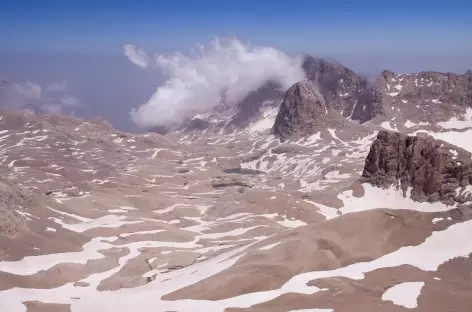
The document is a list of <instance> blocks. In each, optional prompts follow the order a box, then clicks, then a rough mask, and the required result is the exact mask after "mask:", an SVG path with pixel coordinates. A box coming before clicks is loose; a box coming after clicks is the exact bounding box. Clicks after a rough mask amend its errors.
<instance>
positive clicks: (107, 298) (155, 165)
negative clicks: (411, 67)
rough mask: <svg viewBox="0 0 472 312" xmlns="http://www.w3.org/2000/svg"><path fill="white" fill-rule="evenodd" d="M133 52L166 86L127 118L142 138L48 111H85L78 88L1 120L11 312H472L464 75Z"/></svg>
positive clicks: (58, 91)
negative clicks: (368, 72)
mask: <svg viewBox="0 0 472 312" xmlns="http://www.w3.org/2000/svg"><path fill="white" fill-rule="evenodd" d="M124 53H125V54H126V56H127V57H128V58H129V59H130V61H131V62H130V64H131V63H132V64H134V65H135V67H136V69H137V70H139V71H141V72H144V73H154V72H155V70H157V69H158V68H161V69H164V71H165V76H164V77H163V78H164V79H163V82H154V83H153V88H152V90H151V92H150V93H149V94H148V95H147V96H146V97H145V98H144V99H143V100H142V101H141V102H138V103H134V108H135V109H134V110H131V108H130V107H126V108H127V109H128V110H127V112H126V113H127V114H128V115H127V116H128V118H129V120H133V121H134V122H135V123H136V124H138V125H139V126H141V127H143V128H145V130H149V131H146V132H144V133H129V132H126V131H122V130H118V129H116V128H114V127H113V126H112V125H111V124H110V123H109V122H108V121H107V120H106V119H103V118H98V117H96V118H92V119H88V120H84V119H81V118H79V117H76V116H68V115H60V114H52V113H45V112H46V111H50V112H51V111H52V112H54V111H53V108H54V107H53V108H51V107H50V106H48V105H51V104H55V105H56V106H55V107H56V109H57V107H58V106H57V105H59V108H63V107H64V108H73V109H74V110H75V109H77V110H78V109H80V108H81V107H83V106H86V105H87V103H86V102H84V100H83V99H82V98H81V97H77V99H78V100H77V101H78V102H77V104H78V103H80V105H67V104H70V103H69V102H67V99H68V97H67V96H68V95H69V96H70V97H72V96H74V95H73V94H74V93H73V91H72V90H69V89H68V86H69V83H68V82H66V83H55V84H46V85H44V86H37V85H33V84H27V85H21V84H18V83H17V82H10V81H4V82H2V86H3V87H2V89H0V90H2V91H1V92H2V93H1V95H0V96H1V98H0V101H4V102H3V103H7V104H8V105H10V104H12V103H13V104H18V105H20V106H21V107H22V108H26V109H23V110H2V111H0V170H1V172H2V174H1V178H0V192H1V194H0V195H1V196H0V311H12V312H16V311H27V312H31V311H54V310H56V311H117V312H121V311H130V310H136V309H139V311H143V312H146V311H149V312H151V311H182V312H184V311H197V310H198V311H200V310H201V311H226V312H229V311H251V312H256V311H269V312H271V311H274V312H287V311H299V312H304V311H317V312H318V311H322V312H351V311H385V312H397V311H410V310H414V311H425V312H436V311H437V312H443V311H460V312H462V311H464V312H467V311H469V310H470V307H471V306H472V275H471V274H472V257H471V256H472V241H471V240H470V237H471V235H472V213H471V211H472V145H471V142H472V140H471V139H472V75H470V73H466V70H465V69H464V70H463V71H462V72H460V73H447V72H439V71H422V72H415V71H408V72H406V73H405V72H393V71H391V70H383V71H381V72H380V73H379V75H376V76H375V77H373V78H372V77H366V76H365V75H360V74H357V73H356V72H355V71H353V70H352V69H350V68H348V67H346V66H345V65H344V64H341V63H339V62H336V61H332V60H327V59H325V58H319V57H314V56H311V55H307V54H303V55H299V56H291V55H288V54H286V53H283V52H281V51H279V50H276V49H274V48H270V47H258V46H251V45H248V44H244V43H241V42H239V41H237V40H235V39H234V40H229V41H215V42H213V43H211V44H210V45H208V46H205V47H201V49H200V50H198V51H194V53H193V54H191V55H188V56H185V55H181V54H178V53H176V54H171V55H157V56H151V55H150V54H148V53H147V52H145V51H144V50H142V49H140V48H139V47H137V46H134V45H126V46H125V47H124ZM132 64H131V65H132ZM134 65H133V66H134ZM155 67H158V68H155ZM91 79H93V77H91ZM113 81H114V80H110V82H109V83H112V82H113ZM118 81H119V80H118ZM94 82H95V81H94ZM136 84H138V83H137V81H135V82H134V83H132V82H130V86H124V85H122V84H121V83H117V85H116V89H117V90H121V91H120V92H122V91H123V90H124V91H126V90H129V89H127V88H128V87H132V86H134V85H136ZM26 87H29V88H27V89H26ZM97 87H98V88H99V87H100V85H99V84H97ZM122 87H123V88H124V89H121V88H122ZM12 90H13V91H12ZM25 90H27V92H26V91H25ZM143 90H144V88H143ZM33 91H34V92H33ZM11 92H14V93H11ZM15 92H16V93H15ZM25 93H26V95H27V96H26V100H27V101H26V100H25V101H20V99H21V100H23V99H25ZM125 93H126V92H125ZM18 94H21V95H23V97H21V98H19V99H17V98H15V100H14V101H12V97H13V95H15V96H17V97H18V96H19V95H18ZM119 94H123V93H115V96H116V95H119ZM33 100H34V101H33ZM79 100H80V101H79ZM108 105H111V104H108ZM10 107H12V106H10ZM14 107H18V106H14ZM55 112H69V111H55ZM71 112H72V111H70V113H71ZM130 112H131V113H130ZM110 119H111V118H110ZM117 120H118V119H117Z"/></svg>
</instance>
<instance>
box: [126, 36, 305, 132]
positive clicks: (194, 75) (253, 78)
mask: <svg viewBox="0 0 472 312" xmlns="http://www.w3.org/2000/svg"><path fill="white" fill-rule="evenodd" d="M132 47H133V48H129V49H130V50H132V51H134V52H136V51H138V53H132V54H134V56H136V55H139V56H143V55H145V56H146V57H147V54H146V53H145V52H143V51H141V50H139V49H136V47H134V46H132ZM128 52H129V51H128ZM128 57H129V56H128ZM130 59H131V58H130ZM131 60H132V61H133V59H131ZM142 60H143V59H139V61H142ZM133 62H134V63H135V64H136V63H137V62H136V58H134V61H133ZM301 62H302V60H301V58H298V57H296V58H293V57H290V56H288V55H287V54H285V53H283V52H282V51H279V50H277V49H275V48H272V47H263V46H252V45H250V44H248V43H242V42H241V41H239V40H238V39H236V38H234V39H227V40H220V39H216V40H214V41H213V42H210V43H209V44H208V45H206V46H203V45H200V46H198V48H197V49H195V50H193V51H192V53H190V54H189V55H188V56H186V55H183V54H182V53H180V52H176V53H174V54H173V55H156V56H155V63H154V64H155V66H157V67H158V68H159V69H161V70H162V71H163V72H164V73H165V74H166V75H167V76H168V79H167V80H166V81H165V83H164V84H162V85H160V86H158V88H157V90H156V92H155V93H154V94H153V95H152V97H151V98H150V99H149V100H148V102H147V103H144V104H142V105H141V106H140V107H139V108H138V109H133V110H132V111H131V116H132V119H133V121H134V122H135V123H136V124H137V125H139V126H141V127H144V128H146V127H154V126H163V125H167V126H168V125H173V124H178V123H180V122H182V121H183V120H184V118H185V117H186V116H187V115H188V114H189V113H190V112H195V111H202V110H205V109H207V108H210V107H212V106H214V105H216V104H218V103H219V101H220V100H221V94H222V92H225V101H226V102H227V104H229V105H231V104H234V103H237V102H238V101H240V100H242V99H243V98H244V97H245V96H246V95H247V94H248V93H249V92H251V91H254V90H257V89H258V88H260V87H261V86H263V85H264V83H266V82H267V81H268V80H274V81H276V82H278V83H280V84H281V85H282V86H283V87H284V88H288V87H289V86H290V85H292V84H293V83H295V82H297V81H299V80H303V79H304V78H305V74H304V72H303V70H302V68H301ZM140 64H141V65H140ZM140 64H137V65H138V66H141V67H146V66H147V65H146V66H142V65H144V64H148V63H147V62H140Z"/></svg>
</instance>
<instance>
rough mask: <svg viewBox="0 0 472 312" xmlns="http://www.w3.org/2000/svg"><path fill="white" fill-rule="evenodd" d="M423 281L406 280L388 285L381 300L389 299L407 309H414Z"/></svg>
mask: <svg viewBox="0 0 472 312" xmlns="http://www.w3.org/2000/svg"><path fill="white" fill-rule="evenodd" d="M423 286H424V282H408V283H401V284H397V285H395V286H392V287H390V288H389V289H387V291H386V292H385V293H384V294H383V295H382V300H384V301H386V300H390V301H392V302H393V303H394V304H396V305H398V306H403V307H405V308H408V309H414V308H416V307H417V306H418V296H419V295H420V293H421V289H422V288H423Z"/></svg>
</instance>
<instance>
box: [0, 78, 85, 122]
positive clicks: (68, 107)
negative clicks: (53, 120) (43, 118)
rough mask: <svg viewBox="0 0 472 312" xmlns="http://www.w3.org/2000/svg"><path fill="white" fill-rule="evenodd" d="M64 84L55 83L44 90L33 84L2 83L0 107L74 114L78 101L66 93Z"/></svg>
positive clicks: (78, 104) (79, 104)
mask: <svg viewBox="0 0 472 312" xmlns="http://www.w3.org/2000/svg"><path fill="white" fill-rule="evenodd" d="M67 91H68V90H67V84H66V83H65V82H55V83H52V84H50V85H49V86H47V87H46V88H43V87H41V86H40V85H38V84H36V83H33V82H30V81H28V82H23V83H8V82H5V83H4V91H3V93H2V95H1V97H0V107H2V108H7V109H24V108H30V109H34V110H37V111H40V112H46V113H55V114H74V109H75V108H77V107H79V106H81V105H82V104H81V103H80V100H79V99H78V98H76V97H74V96H72V95H70V94H68V93H67Z"/></svg>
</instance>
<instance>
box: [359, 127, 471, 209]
mask: <svg viewBox="0 0 472 312" xmlns="http://www.w3.org/2000/svg"><path fill="white" fill-rule="evenodd" d="M471 156H472V155H471V153H469V152H467V151H465V150H463V149H461V148H458V147H455V146H452V145H450V144H447V143H446V142H442V141H438V140H434V139H433V138H429V137H418V136H408V135H406V134H402V133H398V132H389V131H380V132H379V133H378V135H377V138H376V140H375V141H374V142H373V144H372V146H371V148H370V151H369V154H368V155H367V158H366V164H365V168H364V171H363V173H362V180H363V181H366V182H369V183H371V184H373V185H375V186H378V187H383V188H387V187H390V186H392V185H395V184H396V183H399V184H400V185H401V188H402V189H403V190H404V191H405V192H406V191H407V189H408V188H410V187H411V197H412V198H413V199H415V200H417V201H430V202H434V201H442V202H445V203H448V204H454V202H460V203H464V202H467V201H471V200H472V194H471V193H470V192H466V193H463V192H461V191H462V190H465V189H466V188H470V185H471V184H472V160H471Z"/></svg>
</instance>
